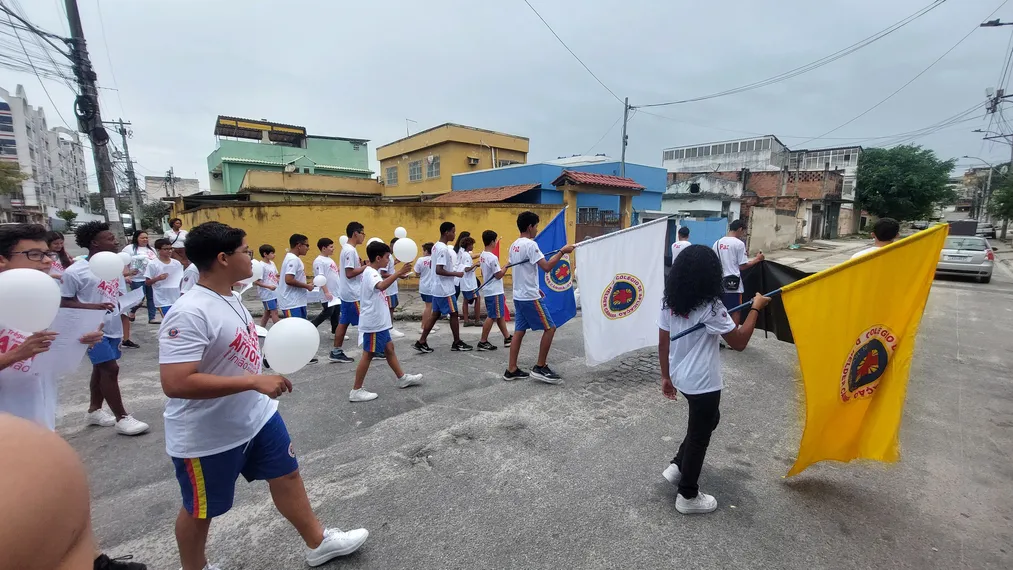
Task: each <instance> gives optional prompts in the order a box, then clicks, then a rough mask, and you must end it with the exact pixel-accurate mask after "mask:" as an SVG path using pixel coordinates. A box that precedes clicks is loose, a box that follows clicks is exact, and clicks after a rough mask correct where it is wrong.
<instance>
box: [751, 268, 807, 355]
mask: <svg viewBox="0 0 1013 570" xmlns="http://www.w3.org/2000/svg"><path fill="white" fill-rule="evenodd" d="M808 275H811V274H810V273H806V272H805V271H801V270H798V269H795V268H794V267H788V266H787V265H781V264H780V263H776V262H774V261H767V260H763V261H761V262H760V263H758V264H756V265H754V266H752V267H750V268H749V269H747V270H746V271H744V272H743V273H742V287H743V289H745V292H744V293H743V294H742V300H743V301H748V300H750V299H752V298H753V295H755V294H756V293H761V294H766V293H770V292H771V291H773V290H775V289H780V288H781V287H784V286H785V285H787V284H789V283H794V282H795V281H798V280H799V279H802V278H803V277H806V276H808ZM756 328H757V329H763V330H765V331H767V332H771V333H774V336H776V337H777V340H780V341H784V342H790V343H794V342H795V340H794V337H792V336H791V326H790V325H789V324H788V314H787V313H786V312H785V310H784V303H782V302H781V297H780V296H776V297H774V298H773V299H772V300H771V301H770V303H769V304H768V305H767V307H766V308H765V309H764V310H763V311H762V312H761V313H760V316H759V318H758V319H757V321H756Z"/></svg>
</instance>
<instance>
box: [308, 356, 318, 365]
mask: <svg viewBox="0 0 1013 570" xmlns="http://www.w3.org/2000/svg"><path fill="white" fill-rule="evenodd" d="M317 362H320V359H319V358H316V357H313V358H311V359H310V361H309V362H307V364H316V363H317Z"/></svg>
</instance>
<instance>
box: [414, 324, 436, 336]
mask: <svg viewBox="0 0 1013 570" xmlns="http://www.w3.org/2000/svg"><path fill="white" fill-rule="evenodd" d="M438 330H440V325H433V329H432V330H431V331H429V332H431V333H434V332H436V331H438ZM424 332H426V327H424V326H421V327H419V334H422V333H424Z"/></svg>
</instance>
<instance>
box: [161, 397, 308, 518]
mask: <svg viewBox="0 0 1013 570" xmlns="http://www.w3.org/2000/svg"><path fill="white" fill-rule="evenodd" d="M172 464H173V466H175V468H176V480H177V481H179V490H180V493H181V494H182V495H183V508H185V509H186V512H188V513H190V516H192V517H193V518H195V519H209V518H212V517H217V516H220V515H223V514H225V513H227V512H228V511H229V509H231V508H232V499H233V497H234V496H235V494H236V480H237V479H238V478H239V476H240V475H242V476H243V477H245V478H246V480H247V481H256V480H261V481H267V480H270V479H277V478H278V477H284V476H285V475H288V474H290V473H292V472H294V471H295V470H297V469H299V462H298V461H296V459H295V450H294V449H293V448H292V439H291V438H289V435H288V429H286V428H285V422H284V421H283V420H282V419H281V414H279V413H278V412H275V413H274V415H273V416H271V419H270V420H268V421H267V423H266V424H264V427H262V428H260V431H259V432H257V435H255V436H253V439H252V440H250V441H249V443H244V444H242V445H238V446H236V447H233V448H232V449H229V450H227V451H223V452H221V453H216V454H214V455H208V456H207V457H195V458H193V459H180V458H178V457H173V458H172Z"/></svg>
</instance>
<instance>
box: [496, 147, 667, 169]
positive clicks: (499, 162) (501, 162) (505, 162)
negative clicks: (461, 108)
mask: <svg viewBox="0 0 1013 570" xmlns="http://www.w3.org/2000/svg"><path fill="white" fill-rule="evenodd" d="M669 152H671V151H669ZM666 154H667V153H666ZM520 163H521V162H520V161H519V160H497V161H496V168H502V167H504V166H510V165H513V164H520Z"/></svg>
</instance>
